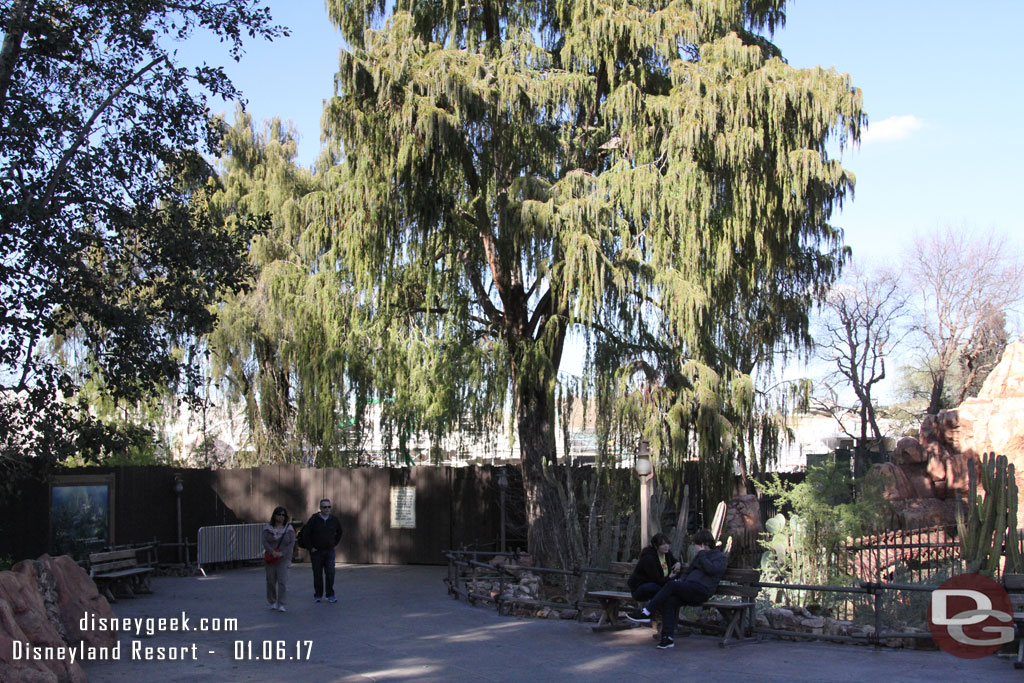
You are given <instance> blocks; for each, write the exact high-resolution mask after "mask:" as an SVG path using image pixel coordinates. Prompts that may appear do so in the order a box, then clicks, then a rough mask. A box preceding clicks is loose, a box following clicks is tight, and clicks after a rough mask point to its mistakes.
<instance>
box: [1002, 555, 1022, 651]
mask: <svg viewBox="0 0 1024 683" xmlns="http://www.w3.org/2000/svg"><path fill="white" fill-rule="evenodd" d="M1003 588H1005V589H1006V592H1007V594H1008V595H1009V596H1010V603H1011V604H1012V605H1013V630H1014V635H1015V636H1016V638H1017V659H1016V660H1014V662H1013V668H1015V669H1024V574H1003Z"/></svg>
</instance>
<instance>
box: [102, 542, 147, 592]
mask: <svg viewBox="0 0 1024 683" xmlns="http://www.w3.org/2000/svg"><path fill="white" fill-rule="evenodd" d="M140 552H144V553H146V555H147V559H148V558H149V557H150V553H151V552H152V547H151V546H143V547H141V548H125V549H124V550H108V551H105V552H100V553H92V554H90V555H89V576H90V577H91V578H92V580H93V582H95V584H96V588H97V589H98V590H99V592H100V593H101V594H102V595H105V596H106V598H107V600H109V601H110V602H117V598H118V597H121V598H134V597H135V595H136V594H137V593H152V592H153V590H152V589H151V588H150V586H149V575H150V574H151V573H152V572H153V567H152V566H144V565H140V564H139V553H140ZM115 592H116V596H115Z"/></svg>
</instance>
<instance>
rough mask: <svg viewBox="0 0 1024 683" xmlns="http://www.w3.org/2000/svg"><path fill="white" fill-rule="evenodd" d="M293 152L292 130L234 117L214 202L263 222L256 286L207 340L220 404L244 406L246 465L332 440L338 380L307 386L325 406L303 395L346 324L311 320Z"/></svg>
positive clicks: (313, 302)
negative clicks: (221, 392) (220, 387)
mask: <svg viewBox="0 0 1024 683" xmlns="http://www.w3.org/2000/svg"><path fill="white" fill-rule="evenodd" d="M296 151H297V146H296V138H295V135H294V132H293V131H291V130H288V129H286V128H285V127H284V126H283V125H282V123H281V121H280V120H277V119H275V120H273V121H271V122H270V123H269V124H268V125H267V126H265V127H264V129H263V130H262V131H257V130H256V129H255V127H254V125H253V122H252V118H251V117H250V116H249V114H247V113H246V112H244V111H243V110H238V111H236V113H235V123H234V125H233V126H232V127H230V128H225V131H224V155H223V156H222V159H221V169H220V170H221V173H220V176H219V177H220V182H221V185H222V188H221V190H220V191H219V192H218V193H217V194H216V195H215V196H214V197H213V203H214V204H215V206H217V208H218V211H219V212H220V213H221V214H222V216H223V220H224V222H225V224H227V225H231V224H233V223H235V222H237V221H240V220H246V219H252V218H254V217H261V216H265V217H268V218H269V220H270V227H269V229H268V231H267V232H266V233H265V234H262V235H259V236H257V237H255V238H254V239H253V240H252V242H251V244H250V246H249V261H250V264H251V266H252V268H253V271H254V279H253V281H252V282H251V283H250V286H249V287H248V288H247V289H246V290H245V291H243V292H240V293H238V294H237V295H235V296H231V297H229V298H227V300H226V301H225V302H224V303H223V304H222V305H221V306H220V307H219V311H218V314H219V320H220V324H219V325H218V326H217V329H216V330H215V331H214V332H213V333H212V334H211V335H210V337H209V344H210V349H211V370H212V372H213V374H214V376H215V377H216V378H217V379H218V380H224V382H225V392H226V393H225V398H226V399H227V400H229V401H239V400H240V401H242V402H243V403H244V405H245V416H246V423H247V425H248V427H249V432H250V435H251V439H252V444H251V447H250V448H249V449H247V451H248V452H250V453H251V454H252V455H251V457H250V458H249V460H250V461H251V462H248V463H247V464H258V463H267V462H282V461H284V462H288V461H291V462H303V461H304V460H305V459H306V454H307V453H309V452H315V453H319V452H320V451H321V449H322V447H323V446H325V445H327V446H330V445H331V444H332V443H333V442H334V439H335V437H336V435H337V429H336V428H335V423H336V420H335V419H334V409H333V405H332V404H333V401H332V400H331V397H336V396H338V395H340V394H341V393H343V389H341V388H337V389H335V385H340V384H341V383H342V381H343V380H342V377H341V376H340V374H338V373H330V372H329V371H328V372H326V373H323V374H320V375H318V376H317V377H316V379H315V380H314V381H316V382H320V383H322V385H321V386H319V387H318V388H319V389H320V390H321V391H322V394H323V395H324V396H325V397H327V400H328V405H327V406H326V407H323V406H320V405H319V403H318V402H317V401H315V400H313V401H311V400H309V397H308V395H307V394H306V393H305V392H304V388H306V385H307V384H308V383H309V382H310V381H311V380H310V373H311V372H313V371H312V370H311V368H310V365H311V364H312V365H313V367H314V368H318V367H320V366H322V365H323V364H324V361H325V360H326V359H325V358H324V357H323V355H322V350H323V349H325V348H327V346H328V344H327V343H326V342H328V340H327V339H326V336H327V335H329V334H338V335H343V333H344V326H343V325H341V324H340V323H341V322H343V321H337V322H338V323H339V325H335V326H325V325H323V324H322V323H323V322H324V318H323V317H321V316H314V315H312V314H311V312H312V311H314V310H315V309H316V307H317V305H318V298H317V293H318V292H326V291H327V290H328V284H327V283H324V282H317V279H318V274H317V273H316V272H314V270H313V269H312V268H311V267H310V260H309V258H308V257H307V256H306V255H305V254H303V248H302V244H301V241H300V236H301V233H302V226H303V221H302V215H301V211H300V209H299V201H300V200H301V198H302V197H303V196H305V195H306V194H307V193H309V192H311V191H312V189H313V187H314V180H313V178H312V174H311V173H310V172H309V171H308V170H306V169H302V168H300V167H298V166H297V165H296V164H295V155H296ZM334 275H335V273H334V271H329V272H327V273H323V274H321V275H320V277H321V278H322V277H327V278H333V277H334ZM320 300H321V301H322V297H321V299H320ZM331 341H334V340H331ZM296 401H297V403H296ZM321 408H323V409H321ZM307 446H312V447H313V451H310V449H309V448H307Z"/></svg>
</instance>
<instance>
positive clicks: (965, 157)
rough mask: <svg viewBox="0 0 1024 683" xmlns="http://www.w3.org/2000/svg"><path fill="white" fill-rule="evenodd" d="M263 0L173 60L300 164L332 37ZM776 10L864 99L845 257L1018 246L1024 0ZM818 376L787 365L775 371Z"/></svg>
mask: <svg viewBox="0 0 1024 683" xmlns="http://www.w3.org/2000/svg"><path fill="white" fill-rule="evenodd" d="M269 4H270V7H271V10H272V12H273V15H274V18H275V20H276V21H277V22H278V23H281V24H284V25H285V26H288V27H289V28H290V30H291V35H290V36H289V37H288V38H281V39H278V40H276V41H274V42H273V43H256V42H252V41H250V42H249V43H248V50H247V54H246V56H245V58H244V59H243V60H242V62H241V63H239V64H234V63H230V64H229V61H230V60H228V58H227V56H226V52H225V50H224V49H223V48H221V47H219V46H218V45H217V44H216V43H211V42H209V41H205V42H204V41H197V40H193V41H190V42H189V43H187V44H184V45H182V46H181V55H180V56H181V57H182V59H183V61H186V62H194V61H202V60H203V59H206V60H207V61H209V62H211V63H220V64H228V73H229V75H231V77H232V79H233V80H234V81H235V84H236V85H237V86H238V87H239V88H241V90H242V91H243V93H244V94H245V95H246V97H247V98H248V108H249V111H250V112H251V113H252V114H253V117H254V119H255V120H257V121H261V120H264V119H268V118H270V117H273V116H279V117H281V118H282V119H286V120H288V119H290V120H291V121H292V122H293V123H294V125H295V127H296V129H297V130H298V132H299V162H300V163H302V164H304V165H310V164H312V163H313V160H314V159H315V158H316V156H317V153H318V151H319V146H320V113H321V109H322V105H323V101H324V99H325V98H327V97H330V96H331V95H332V94H333V87H334V86H333V82H334V81H333V78H334V73H335V71H336V66H337V61H338V59H337V57H338V52H339V50H340V49H341V46H342V41H341V38H340V35H339V34H338V33H337V31H335V29H334V27H333V26H332V25H331V24H330V22H329V21H328V19H327V13H326V10H325V9H324V4H323V0H270V2H269ZM786 13H787V21H786V26H785V27H784V28H783V29H782V30H780V31H777V32H776V34H775V36H774V37H773V40H774V42H775V43H776V45H778V46H779V47H780V48H781V49H782V53H783V56H784V57H785V58H786V59H787V60H788V61H789V63H790V64H792V65H793V66H795V67H799V68H803V67H813V66H819V65H820V66H823V67H825V68H835V69H836V70H837V71H839V72H843V73H848V74H850V76H851V78H852V82H853V85H854V86H856V87H858V88H860V89H861V90H862V92H863V95H864V107H865V111H866V112H867V114H868V117H869V126H868V129H867V132H866V133H865V135H864V136H863V139H862V141H861V145H860V146H859V148H855V149H847V150H846V151H845V152H844V153H843V155H842V161H843V164H844V165H845V166H846V167H847V168H848V169H850V170H852V171H853V172H854V173H855V174H856V176H857V188H856V194H855V197H854V199H853V201H851V202H848V203H847V204H846V206H845V207H844V208H843V210H842V211H841V212H840V213H838V214H836V215H834V216H833V220H832V222H833V223H834V224H836V225H838V226H840V227H842V228H843V230H844V231H845V240H846V243H847V244H849V245H850V246H851V247H852V249H853V253H854V260H855V261H857V262H859V265H861V266H862V267H870V266H872V265H881V264H893V265H898V263H899V262H900V259H901V258H905V252H906V249H907V248H908V246H909V243H910V240H911V238H912V236H913V235H914V234H915V233H924V232H928V231H929V230H931V229H935V228H939V227H941V226H944V225H946V224H953V225H955V226H958V228H959V229H964V230H987V229H994V230H996V231H997V232H1000V233H1003V234H1005V235H1008V236H1010V237H1011V239H1012V240H1015V241H1014V242H1013V244H1014V247H1015V248H1018V249H1019V248H1021V245H1022V244H1024V237H1022V235H1024V230H1022V227H1024V225H1022V220H1021V217H1020V214H1019V212H1018V204H1019V200H1018V199H1016V198H1019V197H1020V196H1022V194H1024V193H1022V190H1021V188H1022V186H1024V171H1022V168H1024V165H1022V160H1024V94H1022V93H1024V79H1022V77H1021V68H1022V66H1024V47H1022V43H1021V41H1020V40H1019V35H1018V34H1019V31H1020V28H1021V26H1024V0H978V1H977V2H974V3H966V2H951V1H949V0H859V1H851V0H796V1H794V2H790V3H789V4H788V5H787V12H786ZM223 108H224V110H225V111H227V112H228V113H229V114H230V112H231V110H232V108H233V107H232V105H229V104H224V105H223ZM581 364H582V359H581V354H580V353H572V352H567V356H566V358H565V359H563V364H562V369H563V371H567V372H570V373H573V374H577V373H579V372H580V370H581ZM822 372H823V371H822V370H821V369H820V368H818V369H817V370H815V369H813V368H808V367H802V368H800V367H790V368H789V369H788V370H787V372H786V375H787V376H790V375H794V374H795V375H803V374H805V373H809V374H811V375H818V374H822Z"/></svg>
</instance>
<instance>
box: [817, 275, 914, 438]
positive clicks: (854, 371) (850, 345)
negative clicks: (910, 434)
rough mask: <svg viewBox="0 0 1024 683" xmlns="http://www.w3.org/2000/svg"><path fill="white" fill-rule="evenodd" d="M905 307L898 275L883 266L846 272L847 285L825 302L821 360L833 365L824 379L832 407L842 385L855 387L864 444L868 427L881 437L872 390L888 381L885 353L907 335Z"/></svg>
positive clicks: (877, 436)
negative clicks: (866, 270) (904, 320)
mask: <svg viewBox="0 0 1024 683" xmlns="http://www.w3.org/2000/svg"><path fill="white" fill-rule="evenodd" d="M906 309H907V296H906V294H905V292H904V290H903V287H902V283H901V281H900V278H899V276H898V275H897V274H895V273H894V272H892V271H889V270H883V269H878V270H873V271H870V272H863V271H860V270H858V269H856V268H854V269H852V270H851V271H848V273H847V274H846V275H845V276H844V283H843V284H841V285H839V286H837V287H834V288H833V289H832V290H831V291H830V292H829V295H828V298H827V299H826V302H825V307H824V310H823V312H822V320H821V327H822V331H823V334H821V335H819V339H818V340H817V341H818V348H819V354H820V356H821V358H822V359H823V360H825V361H827V362H828V363H829V364H830V365H831V366H832V367H833V368H834V369H833V370H832V371H831V372H830V373H829V375H828V376H827V377H826V378H825V387H826V388H827V390H828V391H829V393H830V394H831V396H832V399H833V402H832V406H833V407H834V406H835V405H836V400H837V399H836V397H837V396H838V394H839V393H840V392H839V391H838V387H839V386H840V385H848V386H849V387H850V389H852V390H853V393H854V394H855V395H856V397H857V407H856V411H857V412H858V413H859V414H860V436H859V440H858V443H859V444H861V445H863V444H866V443H867V442H868V430H869V429H870V433H871V438H873V439H874V440H876V441H877V440H880V439H881V438H882V432H881V430H880V429H879V427H878V418H877V415H876V410H875V403H874V401H875V398H874V396H873V395H872V392H873V391H874V389H875V387H876V385H877V384H878V383H879V382H881V381H882V380H884V379H885V376H886V374H885V359H886V357H887V356H888V355H889V354H890V353H891V352H892V350H893V348H894V347H895V346H896V345H897V344H898V343H899V342H900V341H901V340H902V339H903V337H904V336H905V335H906V328H905V327H904V326H903V324H902V323H903V318H904V317H905V315H906ZM819 403H820V404H821V407H823V408H827V407H828V406H827V405H826V404H825V403H824V402H819ZM840 425H842V423H841V422H840ZM841 428H842V427H841ZM843 429H844V431H845V428H843ZM850 436H851V437H854V438H856V437H855V435H853V434H850Z"/></svg>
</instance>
